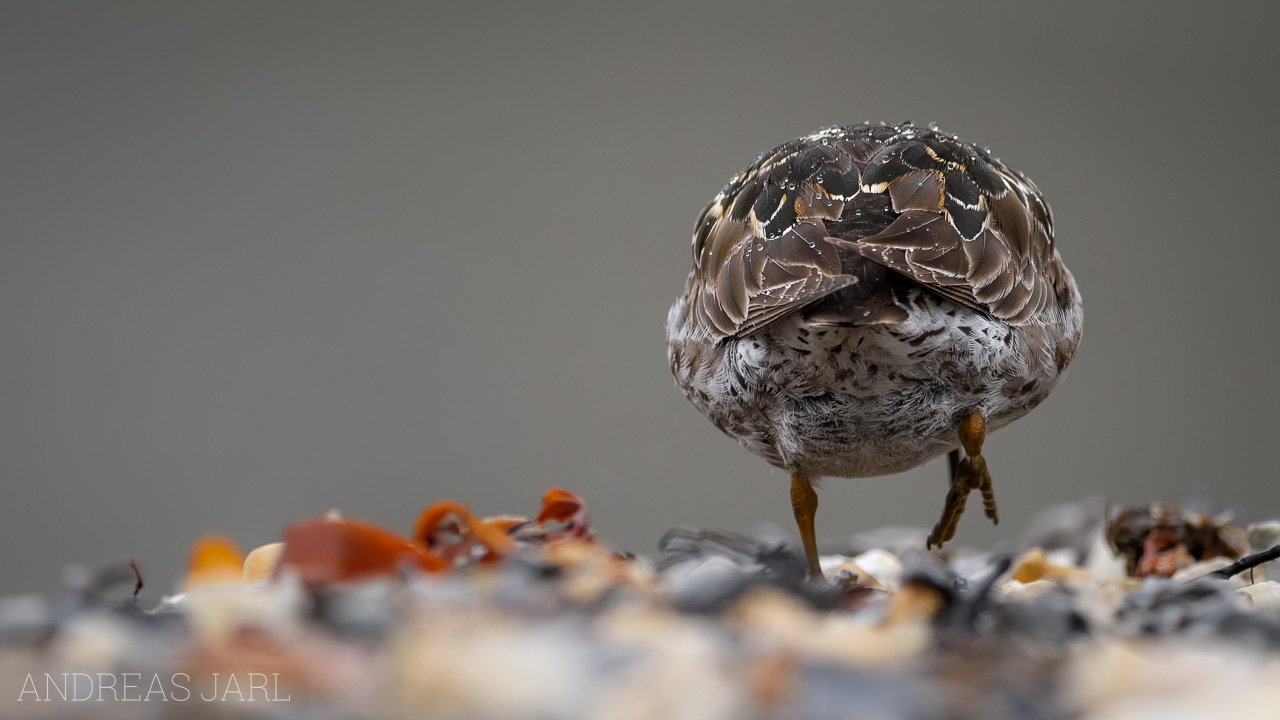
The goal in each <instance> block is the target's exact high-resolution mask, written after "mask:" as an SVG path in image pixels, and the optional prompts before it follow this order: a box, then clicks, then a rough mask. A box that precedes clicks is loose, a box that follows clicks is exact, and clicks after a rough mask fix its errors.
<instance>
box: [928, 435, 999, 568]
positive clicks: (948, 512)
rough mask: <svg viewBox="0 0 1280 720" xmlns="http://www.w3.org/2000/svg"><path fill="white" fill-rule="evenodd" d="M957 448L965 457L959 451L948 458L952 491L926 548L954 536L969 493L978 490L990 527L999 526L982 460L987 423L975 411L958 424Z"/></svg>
mask: <svg viewBox="0 0 1280 720" xmlns="http://www.w3.org/2000/svg"><path fill="white" fill-rule="evenodd" d="M959 430H960V445H961V446H963V447H964V453H965V457H964V459H960V451H959V450H952V451H951V455H950V457H949V460H950V467H951V489H950V490H949V491H948V492H947V503H946V505H945V506H944V507H943V508H942V517H940V518H938V524H937V525H934V526H933V532H932V533H929V539H928V541H927V543H926V547H928V548H932V547H933V546H935V545H937V546H938V547H942V544H943V543H945V542H947V541H948V540H950V539H951V538H952V537H954V536H955V534H956V524H957V523H959V522H960V516H961V515H963V514H964V506H965V502H966V501H967V500H968V499H969V492H970V491H972V490H977V491H979V492H981V493H982V506H983V509H984V510H985V511H986V514H987V517H989V518H991V522H992V523H993V524H999V522H1000V519H999V516H998V515H997V513H996V496H995V492H994V491H993V490H992V489H991V473H990V472H989V471H988V470H987V461H986V460H985V459H984V458H983V457H982V443H983V441H984V440H985V439H986V437H987V419H986V418H985V417H983V415H982V413H980V412H978V411H977V410H974V411H973V412H971V413H969V415H968V416H967V417H966V418H965V419H964V420H962V421H961V422H960V429H959Z"/></svg>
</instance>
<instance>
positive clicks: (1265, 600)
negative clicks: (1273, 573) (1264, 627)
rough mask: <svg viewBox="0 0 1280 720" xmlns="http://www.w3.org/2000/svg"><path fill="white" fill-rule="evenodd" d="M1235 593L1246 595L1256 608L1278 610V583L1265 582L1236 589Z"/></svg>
mask: <svg viewBox="0 0 1280 720" xmlns="http://www.w3.org/2000/svg"><path fill="white" fill-rule="evenodd" d="M1236 592H1238V593H1240V594H1241V595H1246V596H1248V598H1249V601H1250V602H1252V603H1253V606H1254V607H1257V608H1268V609H1275V608H1280V582H1276V581H1275V580H1267V581H1266V582H1260V583H1254V584H1253V585H1246V586H1244V587H1242V588H1237V590H1236Z"/></svg>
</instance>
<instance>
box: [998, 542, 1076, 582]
mask: <svg viewBox="0 0 1280 720" xmlns="http://www.w3.org/2000/svg"><path fill="white" fill-rule="evenodd" d="M1010 578H1011V579H1013V580H1017V581H1018V582H1020V583H1030V582H1035V581H1036V580H1048V581H1050V582H1056V583H1062V582H1067V581H1068V580H1088V579H1089V573H1088V571H1086V570H1081V569H1080V568H1076V567H1070V566H1068V565H1059V564H1057V563H1052V562H1049V560H1048V558H1046V557H1045V554H1044V550H1042V549H1040V548H1035V549H1033V550H1030V551H1029V552H1027V553H1025V554H1023V555H1022V557H1020V558H1018V560H1017V561H1016V562H1015V563H1014V565H1013V574H1012V575H1010Z"/></svg>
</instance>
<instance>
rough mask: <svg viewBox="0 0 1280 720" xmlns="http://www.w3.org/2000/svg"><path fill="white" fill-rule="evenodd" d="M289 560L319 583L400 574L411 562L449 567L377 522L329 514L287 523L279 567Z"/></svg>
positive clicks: (434, 568)
mask: <svg viewBox="0 0 1280 720" xmlns="http://www.w3.org/2000/svg"><path fill="white" fill-rule="evenodd" d="M285 566H288V567H291V568H293V569H294V570H296V571H297V572H298V573H299V574H300V575H301V576H302V579H303V580H306V581H308V582H314V583H331V582H345V581H349V580H355V579H358V578H367V577H374V576H379V575H396V574H398V573H399V572H401V569H402V568H403V567H406V566H407V567H416V568H420V569H422V570H425V571H427V572H436V571H439V570H444V569H445V568H446V567H448V566H447V565H446V564H445V563H444V562H443V561H441V560H440V559H439V558H437V557H435V556H433V555H431V554H429V553H426V552H424V551H423V549H422V548H420V547H418V546H417V545H415V544H414V543H411V542H409V541H408V540H406V539H405V538H403V537H401V536H399V535H396V534H394V533H392V532H389V531H387V530H384V529H382V528H381V527H378V526H377V525H374V524H372V523H367V522H364V521H361V520H353V519H350V518H327V517H315V518H308V519H306V520H302V521H301V522H297V523H294V524H292V525H290V526H289V527H287V528H285V531H284V551H283V553H282V555H281V557H280V563H279V565H278V567H285Z"/></svg>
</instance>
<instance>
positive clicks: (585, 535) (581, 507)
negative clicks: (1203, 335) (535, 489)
mask: <svg viewBox="0 0 1280 720" xmlns="http://www.w3.org/2000/svg"><path fill="white" fill-rule="evenodd" d="M533 521H534V522H535V523H537V524H538V525H542V526H545V525H547V524H548V523H553V522H557V523H563V524H564V526H563V527H561V528H559V529H557V530H548V531H547V532H546V535H545V537H546V540H547V542H557V541H560V540H579V539H587V540H589V539H591V517H590V515H588V514H587V503H586V501H585V500H583V499H582V497H581V496H579V495H577V494H575V493H571V492H569V491H568V490H565V489H564V488H558V487H553V488H548V490H547V492H546V493H544V494H543V496H542V509H541V510H539V511H538V515H537V517H535V518H534V519H533Z"/></svg>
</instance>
